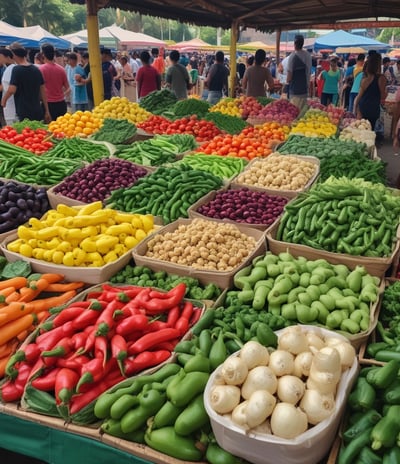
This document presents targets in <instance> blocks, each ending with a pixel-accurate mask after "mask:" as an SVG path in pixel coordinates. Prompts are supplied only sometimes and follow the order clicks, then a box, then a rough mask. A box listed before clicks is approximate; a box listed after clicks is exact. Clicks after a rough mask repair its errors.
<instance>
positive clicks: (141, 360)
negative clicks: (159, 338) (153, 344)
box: [124, 350, 171, 377]
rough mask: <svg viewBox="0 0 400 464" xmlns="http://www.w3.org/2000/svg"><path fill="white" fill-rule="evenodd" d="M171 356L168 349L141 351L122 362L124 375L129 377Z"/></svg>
mask: <svg viewBox="0 0 400 464" xmlns="http://www.w3.org/2000/svg"><path fill="white" fill-rule="evenodd" d="M170 356H171V352H170V351H168V350H158V351H143V352H142V353H140V354H138V355H137V356H136V357H135V358H128V359H126V360H125V362H124V366H125V373H126V376H127V377H129V376H131V375H134V374H136V373H138V372H140V371H143V370H144V369H148V368H149V367H153V366H157V365H158V364H160V363H162V362H164V361H166V360H167V359H168V358H169V357H170Z"/></svg>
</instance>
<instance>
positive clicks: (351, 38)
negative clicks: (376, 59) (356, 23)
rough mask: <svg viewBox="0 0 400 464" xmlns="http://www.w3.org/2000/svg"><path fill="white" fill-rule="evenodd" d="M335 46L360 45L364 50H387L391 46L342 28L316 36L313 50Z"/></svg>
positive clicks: (333, 47) (334, 47)
mask: <svg viewBox="0 0 400 464" xmlns="http://www.w3.org/2000/svg"><path fill="white" fill-rule="evenodd" d="M337 47H342V48H343V47H362V48H363V49H365V50H388V49H390V48H391V47H390V45H388V44H385V43H382V42H379V41H378V40H374V39H370V38H368V37H362V36H360V35H356V34H350V33H349V32H346V31H342V30H339V31H334V32H331V33H329V34H326V35H324V36H322V37H318V38H317V39H316V40H315V42H314V50H322V49H336V48H337Z"/></svg>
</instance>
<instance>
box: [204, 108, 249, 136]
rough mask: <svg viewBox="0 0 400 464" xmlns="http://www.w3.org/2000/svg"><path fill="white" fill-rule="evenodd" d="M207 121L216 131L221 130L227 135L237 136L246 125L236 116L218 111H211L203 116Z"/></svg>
mask: <svg viewBox="0 0 400 464" xmlns="http://www.w3.org/2000/svg"><path fill="white" fill-rule="evenodd" d="M204 119H206V120H207V121H212V122H213V123H214V124H215V125H216V126H217V127H218V129H221V130H223V131H225V132H228V134H239V132H241V131H242V130H243V129H244V128H245V127H246V126H247V125H248V124H247V122H246V121H244V120H243V119H241V118H238V117H237V116H232V115H230V114H224V113H221V112H219V111H211V112H209V113H207V114H206V115H205V116H204Z"/></svg>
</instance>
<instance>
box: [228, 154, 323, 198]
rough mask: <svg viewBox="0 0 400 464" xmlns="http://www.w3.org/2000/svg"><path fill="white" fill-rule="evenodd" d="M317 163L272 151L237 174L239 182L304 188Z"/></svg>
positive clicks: (283, 188)
mask: <svg viewBox="0 0 400 464" xmlns="http://www.w3.org/2000/svg"><path fill="white" fill-rule="evenodd" d="M317 168H318V167H317V165H316V164H314V163H311V162H310V161H306V160H302V159H300V158H297V157H295V156H288V155H280V154H278V153H272V154H271V155H269V156H268V157H267V158H263V159H256V160H254V161H252V163H251V164H250V165H249V166H248V167H247V168H246V169H245V170H244V171H243V172H242V173H241V174H239V175H238V176H237V178H236V179H235V180H234V182H235V183H237V184H243V185H247V186H254V187H260V188H267V189H276V190H303V189H304V187H305V186H306V185H307V183H308V182H309V181H310V179H311V178H312V177H313V176H314V174H315V171H316V169H317Z"/></svg>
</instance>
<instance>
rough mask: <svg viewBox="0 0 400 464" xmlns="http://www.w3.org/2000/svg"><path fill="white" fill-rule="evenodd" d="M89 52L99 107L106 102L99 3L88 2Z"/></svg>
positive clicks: (94, 98) (91, 72) (96, 101)
mask: <svg viewBox="0 0 400 464" xmlns="http://www.w3.org/2000/svg"><path fill="white" fill-rule="evenodd" d="M86 8H87V19H86V22H87V31H88V50H89V63H90V76H91V79H92V86H93V101H94V105H95V106H97V105H99V104H100V103H101V102H102V101H103V100H104V85H103V73H102V69H101V56H100V39H99V24H98V18H97V11H98V7H97V1H96V0H86Z"/></svg>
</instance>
